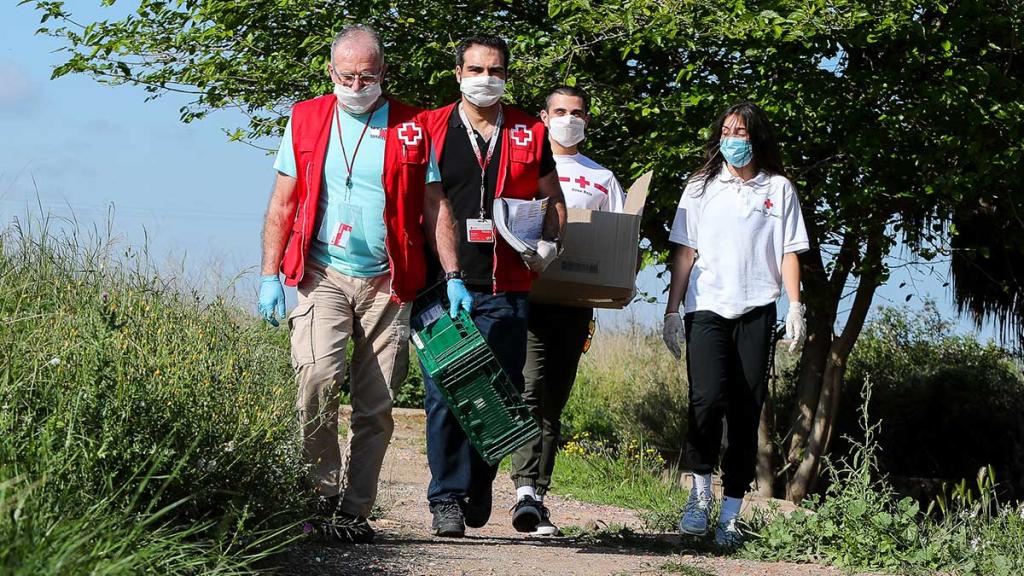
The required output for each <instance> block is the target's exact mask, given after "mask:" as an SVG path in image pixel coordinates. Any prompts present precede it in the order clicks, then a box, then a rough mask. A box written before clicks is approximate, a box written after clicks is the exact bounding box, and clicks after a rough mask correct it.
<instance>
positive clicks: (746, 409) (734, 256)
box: [663, 102, 809, 547]
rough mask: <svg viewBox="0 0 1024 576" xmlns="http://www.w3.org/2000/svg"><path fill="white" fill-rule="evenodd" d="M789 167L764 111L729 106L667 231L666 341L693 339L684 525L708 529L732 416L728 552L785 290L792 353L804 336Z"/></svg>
mask: <svg viewBox="0 0 1024 576" xmlns="http://www.w3.org/2000/svg"><path fill="white" fill-rule="evenodd" d="M784 172H785V171H784V168H783V165H782V155H781V153H780V152H779V145H778V142H777V141H776V140H775V137H774V134H773V131H772V127H771V124H770V123H769V121H768V118H767V116H766V115H765V113H764V111H763V110H761V109H760V108H759V107H758V106H756V105H755V104H752V103H750V102H743V103H740V104H736V105H734V106H731V107H730V108H729V109H727V110H726V111H725V112H723V113H722V115H721V116H720V117H719V118H718V120H717V121H716V122H715V124H714V125H713V126H712V129H711V134H710V137H709V139H708V143H707V150H706V161H705V164H704V166H703V167H702V168H701V169H700V170H698V171H697V172H696V173H695V174H693V176H691V177H690V180H689V182H688V184H687V186H686V189H685V190H684V191H683V194H682V196H681V198H680V200H679V208H678V210H677V211H676V216H675V220H674V221H673V223H672V231H671V234H670V236H669V240H670V241H672V242H673V243H675V244H678V246H676V248H675V253H674V255H673V258H672V280H671V284H670V288H669V298H668V305H667V306H666V309H665V323H664V330H663V337H664V340H665V344H666V346H667V347H668V348H669V350H670V351H671V352H672V354H673V355H675V357H676V358H677V359H678V358H679V357H680V356H681V350H680V343H681V342H685V344H686V365H687V377H688V378H687V379H688V380H689V398H690V403H689V404H690V406H689V432H688V435H687V443H686V457H687V461H688V464H689V466H690V467H691V469H692V472H693V474H692V476H693V487H692V490H691V492H690V499H689V501H688V502H687V505H686V508H685V510H684V512H683V515H682V517H681V518H680V520H679V530H680V531H681V532H682V533H684V534H691V535H703V534H705V533H707V531H708V528H709V527H708V524H709V513H710V510H711V502H712V494H711V473H712V471H713V470H714V469H715V467H716V466H717V465H718V457H719V451H720V446H721V440H722V418H723V416H724V417H725V419H726V420H727V421H728V448H727V449H726V450H725V453H724V455H723V458H722V463H721V470H722V484H723V494H724V499H723V502H722V507H721V514H720V516H719V522H718V527H717V529H716V530H715V541H716V542H717V543H718V544H719V545H722V546H726V547H736V546H739V545H740V544H741V543H742V541H743V535H742V532H741V531H740V529H739V528H738V527H737V525H736V521H737V519H738V517H739V512H740V508H741V506H742V503H743V497H744V495H745V494H746V492H747V490H748V489H749V488H750V484H751V482H752V481H753V479H754V472H755V466H756V457H757V426H758V422H759V420H760V414H761V408H762V406H763V404H764V399H765V396H766V393H767V379H766V375H767V370H768V357H769V346H770V343H771V340H772V333H773V331H774V326H775V322H776V308H775V301H776V299H778V297H779V295H780V294H781V291H782V288H783V287H785V291H786V294H787V296H788V298H789V309H788V313H787V316H786V328H787V335H788V336H789V337H791V338H792V339H793V342H792V344H791V346H790V350H791V351H796V350H797V349H798V348H799V347H800V346H802V344H803V339H804V337H805V332H806V327H805V326H806V325H805V322H804V306H803V304H801V303H800V263H799V261H798V259H797V254H798V253H799V252H803V251H805V250H807V249H808V247H809V244H808V239H807V232H806V230H805V228H804V223H803V218H802V216H801V214H800V205H799V202H798V200H797V196H796V192H795V190H794V188H793V185H792V183H790V181H789V180H787V179H786V177H785V176H784ZM680 304H682V305H683V310H682V312H683V316H680V310H679V307H680Z"/></svg>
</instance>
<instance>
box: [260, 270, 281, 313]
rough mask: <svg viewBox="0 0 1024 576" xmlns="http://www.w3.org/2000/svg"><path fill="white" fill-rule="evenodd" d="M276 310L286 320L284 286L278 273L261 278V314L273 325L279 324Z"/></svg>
mask: <svg viewBox="0 0 1024 576" xmlns="http://www.w3.org/2000/svg"><path fill="white" fill-rule="evenodd" d="M275 311H276V312H277V315H278V317H279V318H281V319H282V320H284V286H282V285H281V281H280V280H278V278H277V274H274V275H273V276H270V275H267V276H263V277H261V278H260V316H262V317H263V319H264V320H266V321H267V322H270V325H271V326H277V325H278V322H277V319H275V318H274V312H275Z"/></svg>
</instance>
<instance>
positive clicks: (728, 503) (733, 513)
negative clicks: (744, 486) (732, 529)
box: [718, 496, 743, 524]
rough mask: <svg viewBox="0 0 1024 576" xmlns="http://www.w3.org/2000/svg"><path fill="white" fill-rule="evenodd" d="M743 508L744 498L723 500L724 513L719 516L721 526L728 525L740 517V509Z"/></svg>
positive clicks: (728, 497) (727, 497)
mask: <svg viewBox="0 0 1024 576" xmlns="http://www.w3.org/2000/svg"><path fill="white" fill-rule="evenodd" d="M742 507H743V498H732V497H730V496H726V497H725V498H723V499H722V512H721V514H719V516H718V523H719V524H728V523H729V521H730V520H733V519H734V518H736V517H737V516H739V515H740V508H742Z"/></svg>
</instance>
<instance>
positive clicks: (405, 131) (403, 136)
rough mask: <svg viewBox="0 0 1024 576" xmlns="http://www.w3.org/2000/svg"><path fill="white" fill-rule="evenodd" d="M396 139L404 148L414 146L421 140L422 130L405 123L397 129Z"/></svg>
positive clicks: (411, 123)
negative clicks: (403, 144)
mask: <svg viewBox="0 0 1024 576" xmlns="http://www.w3.org/2000/svg"><path fill="white" fill-rule="evenodd" d="M398 139H399V140H401V141H402V142H404V143H405V145H406V146H415V145H417V144H419V143H420V140H421V139H423V129H422V128H420V127H419V126H417V125H416V124H415V123H413V122H406V123H404V124H402V125H401V126H400V127H399V128H398Z"/></svg>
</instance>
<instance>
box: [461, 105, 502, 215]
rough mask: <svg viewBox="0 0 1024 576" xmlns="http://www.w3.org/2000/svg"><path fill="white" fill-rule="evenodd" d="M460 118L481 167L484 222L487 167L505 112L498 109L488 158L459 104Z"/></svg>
mask: <svg viewBox="0 0 1024 576" xmlns="http://www.w3.org/2000/svg"><path fill="white" fill-rule="evenodd" d="M459 117H460V118H462V124H463V125H464V126H465V127H466V136H468V137H469V144H470V146H472V147H473V154H474V155H475V156H476V163H477V164H478V165H480V219H481V220H483V219H484V196H485V194H486V189H487V167H488V166H489V165H490V164H491V157H492V156H494V147H495V146H496V145H497V144H498V138H500V137H501V136H500V134H501V125H502V123H504V121H505V111H504V109H502V108H498V119H497V120H496V121H495V122H494V131H493V132H491V139H490V141H489V142H488V145H487V157H486V158H485V157H484V155H483V154H482V153H481V152H480V145H479V144H477V142H476V134H474V133H473V125H472V124H471V123H470V122H469V118H468V117H466V112H465V111H463V109H462V104H459Z"/></svg>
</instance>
